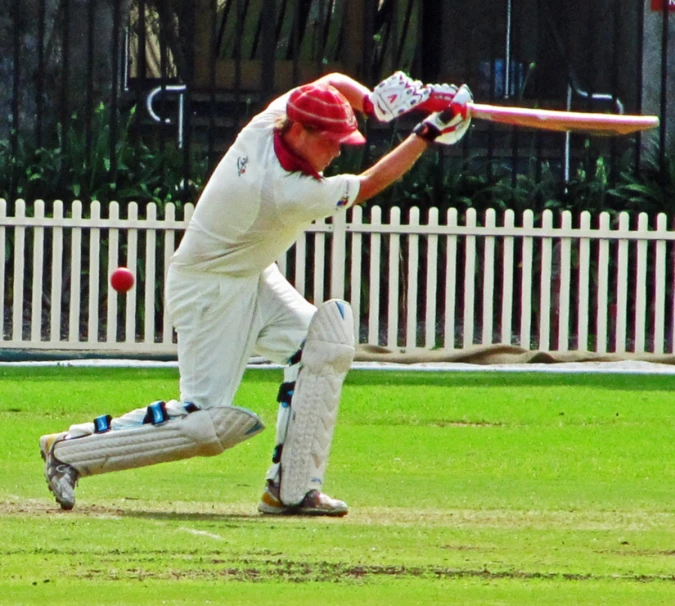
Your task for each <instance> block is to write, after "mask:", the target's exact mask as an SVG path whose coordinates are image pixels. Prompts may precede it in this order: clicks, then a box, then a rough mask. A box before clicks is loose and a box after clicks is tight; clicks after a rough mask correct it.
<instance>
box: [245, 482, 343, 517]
mask: <svg viewBox="0 0 675 606" xmlns="http://www.w3.org/2000/svg"><path fill="white" fill-rule="evenodd" d="M258 511H259V512H260V513H266V514H271V515H296V516H334V517H342V516H346V515H347V513H348V512H349V508H348V507H347V503H345V502H344V501H340V500H339V499H333V498H332V497H329V496H328V495H326V494H323V493H322V492H319V491H318V490H310V491H309V492H308V493H307V494H306V495H305V498H304V499H303V500H302V501H301V502H300V504H299V505H294V506H292V507H289V506H287V505H284V504H283V503H282V502H281V499H280V498H279V488H278V487H277V486H276V485H275V484H274V483H272V482H269V481H268V482H267V486H266V487H265V492H264V493H263V495H262V498H261V499H260V503H258Z"/></svg>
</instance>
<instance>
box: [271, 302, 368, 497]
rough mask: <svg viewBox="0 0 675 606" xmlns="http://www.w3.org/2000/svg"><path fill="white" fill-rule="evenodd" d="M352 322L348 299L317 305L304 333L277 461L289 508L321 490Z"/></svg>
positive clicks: (347, 364) (348, 355)
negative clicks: (285, 428)
mask: <svg viewBox="0 0 675 606" xmlns="http://www.w3.org/2000/svg"><path fill="white" fill-rule="evenodd" d="M354 352H355V349H354V320H353V317H352V310H351V307H350V306H349V304H348V303H346V302H344V301H339V300H330V301H327V302H326V303H324V304H323V305H321V306H320V307H319V309H318V310H317V312H316V314H315V315H314V317H313V318H312V321H311V323H310V325H309V329H308V331H307V340H306V341H305V345H304V347H303V350H302V360H301V366H300V373H299V374H298V379H297V382H296V384H295V390H294V394H293V399H292V403H291V407H290V418H289V421H288V428H287V431H286V436H285V440H284V443H283V446H282V450H281V460H280V464H281V465H280V467H281V469H280V474H279V475H280V497H281V500H282V501H283V503H284V504H285V505H288V506H294V505H297V504H298V503H300V502H301V501H302V499H303V498H304V496H305V495H306V494H307V492H308V491H310V490H312V489H317V490H321V486H322V485H323V478H324V475H325V472H326V464H327V462H328V455H329V453H330V447H331V443H332V441H333V432H334V429H335V423H336V420H337V413H338V408H339V404H340V394H341V392H342V383H343V382H344V379H345V376H346V375H347V372H348V371H349V368H350V367H351V364H352V361H353V359H354Z"/></svg>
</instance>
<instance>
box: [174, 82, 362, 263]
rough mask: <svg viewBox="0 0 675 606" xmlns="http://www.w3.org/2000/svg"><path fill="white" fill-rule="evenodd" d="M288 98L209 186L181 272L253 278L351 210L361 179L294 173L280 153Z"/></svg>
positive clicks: (262, 119) (258, 123)
mask: <svg viewBox="0 0 675 606" xmlns="http://www.w3.org/2000/svg"><path fill="white" fill-rule="evenodd" d="M287 98H288V94H286V95H284V96H282V97H280V98H278V99H276V100H275V101H273V102H272V103H271V104H270V105H269V106H268V107H267V109H265V110H264V111H263V112H262V113H260V114H258V115H257V116H256V117H255V118H253V120H251V122H249V124H248V125H246V127H244V129H243V130H242V131H241V132H240V133H239V136H238V137H237V139H236V140H235V142H234V143H233V145H232V147H231V148H230V149H229V150H228V151H227V153H226V154H225V156H224V157H223V158H222V160H221V161H220V163H219V164H218V166H217V167H216V170H215V171H214V173H213V175H212V176H211V179H210V180H209V182H208V183H207V185H206V187H205V188H204V191H203V192H202V195H201V196H200V198H199V201H198V203H197V205H196V208H195V212H194V214H193V216H192V219H191V220H190V223H189V225H188V228H187V230H186V232H185V235H184V237H183V240H182V242H181V244H180V246H179V247H178V250H177V251H176V252H175V254H174V255H173V257H172V259H171V263H172V265H173V266H175V267H179V268H190V269H193V270H196V271H203V272H210V273H217V274H226V275H231V276H250V275H255V274H259V273H260V272H262V271H263V270H264V269H265V268H266V267H268V266H269V265H270V264H272V263H274V261H276V260H277V259H278V258H279V257H280V256H281V255H282V254H283V253H285V252H286V251H287V250H288V249H289V248H290V247H291V246H292V245H293V243H294V242H295V241H296V240H297V239H298V238H299V236H300V235H301V234H302V232H303V231H305V230H306V228H307V227H309V225H311V223H312V222H313V221H316V220H317V219H323V218H324V217H328V216H331V215H335V214H337V213H339V212H344V211H345V209H347V208H349V207H350V206H351V205H352V204H353V203H354V200H355V199H356V196H357V195H358V193H359V179H358V177H357V176H356V175H338V176H335V177H328V178H321V179H316V178H315V177H312V176H309V175H305V174H303V173H301V172H289V171H287V170H285V169H284V168H283V167H282V166H281V164H280V163H279V159H278V158H277V155H276V153H275V150H274V125H275V122H276V120H277V118H279V117H280V116H284V115H285V111H286V101H287Z"/></svg>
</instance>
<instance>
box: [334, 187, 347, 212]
mask: <svg viewBox="0 0 675 606" xmlns="http://www.w3.org/2000/svg"><path fill="white" fill-rule="evenodd" d="M347 204H349V185H348V184H346V185H345V193H344V194H343V195H342V197H341V198H340V199H339V200H338V203H337V207H338V208H342V207H343V206H347Z"/></svg>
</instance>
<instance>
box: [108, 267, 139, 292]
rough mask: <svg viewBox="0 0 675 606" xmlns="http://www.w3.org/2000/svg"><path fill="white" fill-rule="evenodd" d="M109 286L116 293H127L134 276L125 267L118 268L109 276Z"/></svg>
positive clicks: (131, 285)
mask: <svg viewBox="0 0 675 606" xmlns="http://www.w3.org/2000/svg"><path fill="white" fill-rule="evenodd" d="M110 285H111V286H112V287H113V288H114V289H115V290H116V291H117V292H127V291H128V290H131V288H132V287H133V285H134V274H133V273H132V272H131V270H129V269H127V268H126V267H118V268H117V269H116V270H115V271H114V272H113V273H112V275H111V276H110Z"/></svg>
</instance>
